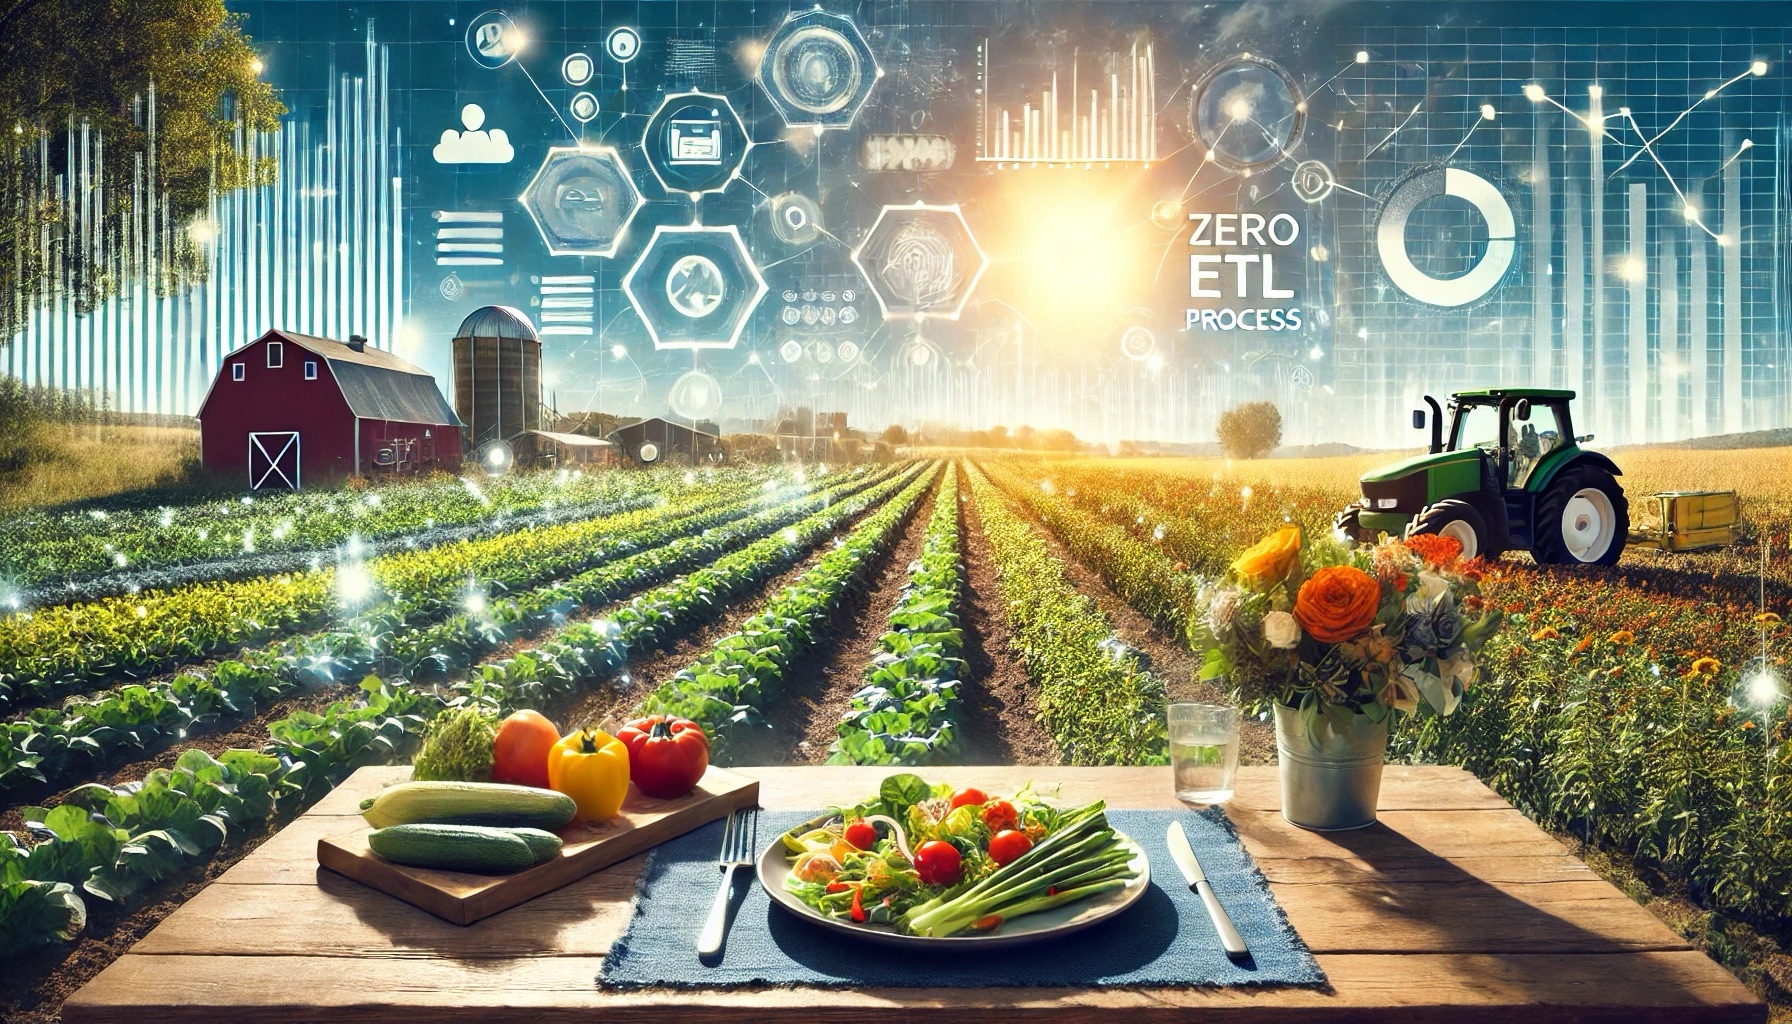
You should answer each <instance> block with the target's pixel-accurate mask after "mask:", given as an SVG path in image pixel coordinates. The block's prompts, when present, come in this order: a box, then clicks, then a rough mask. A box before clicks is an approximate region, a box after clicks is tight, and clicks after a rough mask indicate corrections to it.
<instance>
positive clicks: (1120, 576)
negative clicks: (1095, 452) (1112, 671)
mask: <svg viewBox="0 0 1792 1024" xmlns="http://www.w3.org/2000/svg"><path fill="white" fill-rule="evenodd" d="M986 468H987V470H988V473H989V476H990V479H991V480H992V481H994V482H995V483H997V484H998V485H999V486H1001V487H1002V489H1003V490H1004V491H1006V492H1007V493H1008V495H1009V497H1011V498H1013V499H1014V500H1015V501H1017V502H1018V503H1020V504H1021V505H1022V506H1024V507H1026V508H1027V509H1029V510H1031V511H1032V513H1033V514H1034V515H1036V516H1038V517H1039V520H1040V522H1042V523H1043V524H1044V525H1045V526H1046V528H1047V529H1049V530H1051V532H1052V534H1053V535H1054V536H1056V537H1057V538H1058V540H1059V541H1060V542H1061V543H1063V545H1064V546H1065V547H1066V548H1068V549H1069V550H1070V553H1071V554H1072V555H1074V556H1076V558H1077V560H1078V561H1080V562H1082V563H1083V564H1084V565H1087V566H1088V567H1090V568H1091V569H1093V570H1095V572H1096V574H1097V575H1098V576H1100V577H1101V579H1102V582H1104V583H1106V584H1107V585H1108V587H1109V588H1110V589H1112V590H1113V591H1114V593H1116V594H1118V595H1119V596H1120V598H1121V599H1122V600H1124V601H1125V602H1126V603H1127V604H1129V605H1131V606H1132V607H1133V608H1134V609H1136V610H1138V611H1139V613H1140V614H1142V615H1144V616H1145V617H1146V618H1148V619H1150V620H1151V621H1152V622H1153V623H1154V624H1156V625H1157V626H1158V627H1159V628H1160V629H1163V630H1165V631H1167V632H1169V633H1170V634H1171V635H1172V636H1175V637H1177V638H1178V639H1182V638H1183V637H1184V635H1185V633H1186V631H1187V627H1188V621H1189V616H1190V614H1191V612H1192V610H1193V608H1194V605H1195V597H1196V594H1197V592H1198V590H1199V587H1200V583H1201V581H1200V578H1199V577H1197V576H1194V575H1191V574H1190V573H1188V572H1186V571H1184V570H1185V569H1186V565H1184V566H1178V565H1177V564H1176V563H1175V561H1174V560H1173V559H1172V558H1171V557H1170V556H1169V555H1167V554H1166V553H1165V552H1164V550H1163V546H1162V544H1161V543H1160V542H1159V540H1158V537H1157V536H1155V534H1156V533H1157V532H1159V528H1158V527H1152V528H1151V531H1152V533H1151V534H1147V537H1149V539H1141V538H1139V537H1137V536H1135V535H1134V534H1133V533H1132V532H1131V531H1130V530H1129V529H1128V525H1139V524H1136V523H1130V521H1129V520H1126V519H1123V520H1122V521H1121V522H1119V523H1116V522H1112V521H1109V520H1104V519H1103V518H1101V517H1100V516H1098V515H1096V514H1094V513H1092V512H1091V511H1089V510H1088V509H1086V508H1082V507H1078V506H1077V505H1076V504H1074V502H1073V501H1071V500H1066V498H1064V497H1060V496H1059V494H1060V491H1059V488H1058V486H1057V485H1055V484H1053V483H1052V481H1050V480H1047V481H1043V482H1042V483H1043V484H1046V485H1049V486H1042V485H1041V484H1035V483H1033V482H1032V481H1030V480H1028V479H1027V478H1026V477H1025V476H1024V475H1023V474H1022V473H1021V472H1019V471H1018V470H1017V469H1016V468H1015V467H1012V466H1008V465H1004V464H1001V463H997V464H994V465H990V466H988V467H986ZM1100 493H1102V494H1103V498H1102V501H1103V503H1104V504H1108V503H1114V502H1125V501H1126V499H1125V498H1124V497H1115V496H1114V492H1113V491H1112V490H1109V489H1105V488H1104V489H1103V490H1102V491H1101V492H1100ZM1072 497H1074V495H1073V496H1072ZM1110 507H1111V505H1110ZM1130 511H1131V510H1130V509H1128V512H1130ZM1133 518H1144V517H1143V516H1135V517H1133Z"/></svg>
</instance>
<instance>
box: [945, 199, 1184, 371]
mask: <svg viewBox="0 0 1792 1024" xmlns="http://www.w3.org/2000/svg"><path fill="white" fill-rule="evenodd" d="M1005 186H1006V187H1004V189H1003V190H1002V192H1001V193H1000V196H1001V198H1000V200H999V201H998V203H997V204H996V215H995V216H993V217H991V218H990V219H989V221H988V222H987V226H986V227H980V229H979V235H978V238H979V240H980V241H981V242H982V243H983V246H984V249H985V251H986V252H988V253H989V254H990V258H991V260H992V263H991V266H990V273H989V279H988V282H987V287H985V288H981V289H979V290H980V292H981V294H983V295H985V296H992V297H996V298H1000V299H1001V300H1003V301H1005V302H1008V303H1010V304H1012V305H1013V306H1014V307H1015V308H1016V309H1017V310H1019V311H1020V312H1021V313H1022V314H1023V315H1024V316H1026V317H1027V318H1028V319H1029V320H1031V321H1032V322H1033V324H1034V325H1035V326H1036V327H1037V328H1038V329H1039V330H1040V331H1041V332H1042V333H1043V334H1044V335H1045V336H1046V337H1047V338H1049V339H1050V340H1051V341H1053V342H1054V343H1056V344H1058V345H1060V346H1061V347H1065V348H1073V347H1074V348H1076V349H1079V350H1080V349H1082V348H1085V347H1086V346H1087V345H1088V344H1090V342H1091V340H1092V339H1094V338H1098V337H1099V338H1106V337H1108V336H1109V335H1110V334H1112V335H1114V336H1115V337H1118V332H1117V331H1113V330H1110V328H1112V326H1113V324H1114V323H1115V322H1116V321H1117V320H1118V319H1119V318H1120V317H1121V316H1122V315H1123V314H1124V313H1125V311H1126V310H1127V309H1129V308H1131V307H1133V306H1136V305H1138V304H1139V301H1138V300H1139V298H1140V297H1141V296H1142V295H1143V294H1144V293H1145V291H1146V290H1147V289H1149V288H1150V287H1151V280H1152V276H1153V273H1154V272H1155V270H1156V267H1157V260H1158V258H1159V257H1160V256H1161V255H1162V251H1163V245H1164V235H1163V233H1162V231H1161V230H1157V229H1154V228H1153V226H1152V216H1153V214H1154V213H1160V214H1161V212H1162V211H1156V210H1154V204H1153V202H1152V200H1151V199H1150V198H1148V197H1141V196H1136V195H1133V194H1131V193H1130V190H1129V189H1127V188H1126V187H1124V186H1120V187H1117V182H1116V180H1115V179H1114V178H1112V177H1110V176H1109V175H1107V174H1100V173H1096V174H1085V173H1069V174H1067V173H1063V172H1059V173H1056V174H1052V173H1044V172H1042V173H1040V174H1037V175H1033V176H1030V177H1029V178H1022V179H1020V180H1018V181H1015V180H1011V181H1008V182H1006V183H1005ZM1156 205H1158V206H1161V205H1163V204H1162V203H1161V202H1159V203H1157V204H1156ZM1176 226H1178V227H1180V226H1181V218H1178V220H1177V223H1176ZM1183 262H1186V257H1184V258H1183Z"/></svg>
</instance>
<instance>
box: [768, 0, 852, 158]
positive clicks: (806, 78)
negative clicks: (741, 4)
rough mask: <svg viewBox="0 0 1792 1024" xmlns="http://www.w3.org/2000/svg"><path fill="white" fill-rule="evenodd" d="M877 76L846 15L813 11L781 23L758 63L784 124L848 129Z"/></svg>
mask: <svg viewBox="0 0 1792 1024" xmlns="http://www.w3.org/2000/svg"><path fill="white" fill-rule="evenodd" d="M879 74H881V72H880V71H879V69H878V66H877V60H876V58H875V57H874V56H873V55H872V53H871V47H870V45H869V44H867V43H866V41H865V34H864V33H863V32H861V31H859V27H858V26H857V25H856V24H854V23H853V20H852V19H851V18H849V17H847V16H845V15H841V14H831V13H829V12H827V11H823V10H821V9H820V8H819V7H817V8H816V9H815V10H811V11H800V12H795V13H792V14H791V15H789V16H788V17H786V18H785V19H784V24H783V25H781V26H779V27H778V31H776V32H775V33H773V34H772V38H771V41H770V42H768V43H767V44H766V48H765V54H764V55H763V56H762V57H761V58H760V61H759V75H758V77H759V84H760V85H761V86H762V87H764V89H765V92H766V95H767V96H768V97H769V98H770V99H771V101H772V104H773V105H774V106H776V107H777V108H778V112H779V113H780V114H782V115H783V117H784V123H785V124H788V125H791V126H793V127H795V126H799V125H800V126H805V127H813V128H815V129H816V130H817V131H820V130H825V129H829V128H836V129H838V128H846V127H848V126H850V125H851V124H852V120H853V117H854V116H855V115H856V114H857V113H858V112H859V109H860V108H861V107H863V106H864V105H865V100H866V98H867V97H869V96H870V95H871V88H872V86H874V85H875V84H876V83H877V78H878V75H879Z"/></svg>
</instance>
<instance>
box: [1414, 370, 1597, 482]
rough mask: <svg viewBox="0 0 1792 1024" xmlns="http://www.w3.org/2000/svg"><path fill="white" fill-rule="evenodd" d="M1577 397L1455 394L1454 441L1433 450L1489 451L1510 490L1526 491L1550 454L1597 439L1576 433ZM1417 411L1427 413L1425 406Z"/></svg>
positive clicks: (1452, 403) (1452, 404)
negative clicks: (1572, 407) (1573, 405)
mask: <svg viewBox="0 0 1792 1024" xmlns="http://www.w3.org/2000/svg"><path fill="white" fill-rule="evenodd" d="M1573 397H1574V395H1573V393H1572V392H1566V391H1564V392H1555V393H1553V394H1551V393H1542V392H1539V393H1537V394H1535V395H1530V394H1527V395H1519V396H1513V395H1499V394H1496V393H1486V392H1462V393H1460V394H1456V395H1452V396H1451V397H1450V413H1451V422H1450V432H1449V442H1448V444H1447V445H1445V446H1443V447H1441V448H1439V447H1434V448H1433V449H1432V450H1433V451H1434V452H1435V451H1464V450H1467V449H1471V448H1472V449H1475V450H1478V451H1481V452H1485V453H1486V454H1487V456H1488V458H1489V460H1490V461H1491V462H1492V468H1493V470H1494V475H1495V477H1496V478H1497V479H1499V480H1501V481H1503V486H1504V488H1506V489H1514V488H1516V489H1519V490H1522V489H1523V488H1524V486H1525V484H1526V483H1527V482H1528V481H1529V480H1530V478H1531V474H1533V473H1535V472H1536V471H1537V469H1538V468H1539V467H1540V466H1542V465H1543V464H1544V463H1545V461H1547V460H1548V458H1549V456H1550V455H1552V454H1554V453H1555V452H1557V451H1561V450H1563V449H1565V448H1566V447H1567V446H1569V445H1573V444H1577V443H1579V442H1580V441H1582V440H1592V438H1591V436H1588V437H1586V438H1576V437H1575V436H1574V424H1573V421H1572V419H1571V418H1570V414H1569V411H1568V403H1569V400H1570V399H1571V398H1573ZM1417 412H1418V413H1419V416H1420V417H1423V416H1424V412H1423V411H1422V410H1417ZM1439 419H1440V421H1441V417H1439ZM1417 425H1418V426H1420V427H1421V428H1422V427H1423V426H1424V424H1423V423H1418V424H1417Z"/></svg>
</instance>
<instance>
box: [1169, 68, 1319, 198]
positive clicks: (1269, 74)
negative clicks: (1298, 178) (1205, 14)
mask: <svg viewBox="0 0 1792 1024" xmlns="http://www.w3.org/2000/svg"><path fill="white" fill-rule="evenodd" d="M1193 96H1194V98H1193V99H1192V100H1191V101H1190V108H1191V109H1190V120H1191V121H1192V122H1193V125H1194V129H1195V136H1196V137H1197V138H1199V139H1200V140H1201V145H1203V146H1204V147H1206V149H1207V154H1208V157H1209V158H1210V159H1212V160H1213V161H1214V162H1215V163H1217V164H1219V165H1220V166H1221V167H1224V168H1226V169H1227V170H1229V171H1248V170H1251V169H1253V168H1257V167H1263V166H1267V165H1269V164H1273V163H1275V162H1276V161H1278V160H1281V159H1282V158H1284V157H1286V156H1287V155H1288V153H1289V151H1291V150H1292V149H1293V148H1294V145H1295V143H1296V142H1298V141H1300V135H1301V130H1302V129H1303V128H1305V126H1306V122H1307V114H1306V103H1305V101H1304V100H1303V98H1302V96H1301V92H1300V87H1299V86H1297V85H1295V84H1294V80H1293V79H1292V78H1289V77H1288V75H1287V73H1286V72H1284V71H1283V70H1282V69H1281V68H1279V67H1277V66H1275V65H1274V64H1271V63H1270V62H1269V61H1266V60H1263V59H1262V58H1260V57H1247V56H1239V57H1234V58H1232V59H1231V60H1228V61H1225V62H1223V63H1221V64H1220V65H1219V66H1217V67H1215V68H1213V69H1212V70H1211V71H1209V72H1207V74H1205V75H1203V76H1202V77H1201V80H1200V81H1199V82H1197V83H1196V84H1195V90H1194V93H1193Z"/></svg>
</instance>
